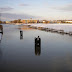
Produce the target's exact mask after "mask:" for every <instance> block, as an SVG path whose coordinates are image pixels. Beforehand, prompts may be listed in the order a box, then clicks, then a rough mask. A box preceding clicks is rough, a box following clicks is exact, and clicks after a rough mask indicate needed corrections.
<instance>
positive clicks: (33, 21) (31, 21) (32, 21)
mask: <svg viewBox="0 0 72 72" xmlns="http://www.w3.org/2000/svg"><path fill="white" fill-rule="evenodd" d="M21 22H22V23H25V24H27V23H37V22H38V20H33V19H29V20H27V19H25V20H21Z"/></svg>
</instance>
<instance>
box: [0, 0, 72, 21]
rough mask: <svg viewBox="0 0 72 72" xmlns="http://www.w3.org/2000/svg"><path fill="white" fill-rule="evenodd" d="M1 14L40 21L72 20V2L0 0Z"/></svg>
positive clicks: (62, 0) (58, 0)
mask: <svg viewBox="0 0 72 72" xmlns="http://www.w3.org/2000/svg"><path fill="white" fill-rule="evenodd" d="M0 13H9V14H18V15H19V14H21V15H23V14H24V15H25V14H26V15H29V16H34V17H36V18H37V17H38V18H39V19H47V20H56V19H57V20H58V19H72V0H0Z"/></svg>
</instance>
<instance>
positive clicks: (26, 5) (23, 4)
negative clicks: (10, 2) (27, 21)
mask: <svg viewBox="0 0 72 72" xmlns="http://www.w3.org/2000/svg"><path fill="white" fill-rule="evenodd" d="M19 6H29V4H19Z"/></svg>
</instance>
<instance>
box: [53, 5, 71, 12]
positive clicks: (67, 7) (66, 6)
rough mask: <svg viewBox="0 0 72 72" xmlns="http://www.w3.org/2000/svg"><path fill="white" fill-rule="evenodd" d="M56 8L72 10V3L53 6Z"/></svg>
mask: <svg viewBox="0 0 72 72" xmlns="http://www.w3.org/2000/svg"><path fill="white" fill-rule="evenodd" d="M53 9H56V10H63V11H72V4H68V5H64V6H60V7H53Z"/></svg>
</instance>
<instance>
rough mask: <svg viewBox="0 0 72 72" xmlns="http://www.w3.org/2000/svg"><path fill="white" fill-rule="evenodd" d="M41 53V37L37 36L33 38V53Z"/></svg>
mask: <svg viewBox="0 0 72 72" xmlns="http://www.w3.org/2000/svg"><path fill="white" fill-rule="evenodd" d="M40 54H41V39H40V38H39V36H38V37H37V38H35V55H40Z"/></svg>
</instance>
